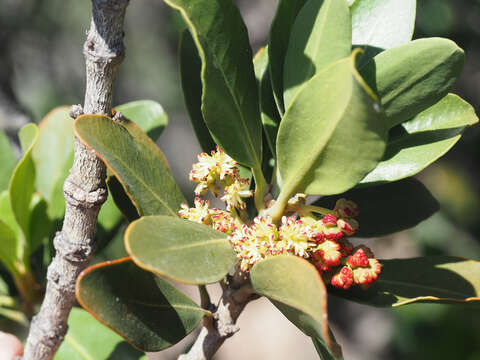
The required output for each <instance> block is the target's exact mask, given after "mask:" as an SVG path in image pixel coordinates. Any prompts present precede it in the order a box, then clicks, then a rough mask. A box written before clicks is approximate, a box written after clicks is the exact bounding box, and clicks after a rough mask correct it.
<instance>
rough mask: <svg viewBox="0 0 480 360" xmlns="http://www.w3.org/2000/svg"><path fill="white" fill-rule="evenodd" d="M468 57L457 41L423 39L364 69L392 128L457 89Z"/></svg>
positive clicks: (385, 54)
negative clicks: (456, 84)
mask: <svg viewBox="0 0 480 360" xmlns="http://www.w3.org/2000/svg"><path fill="white" fill-rule="evenodd" d="M464 59H465V55H464V52H463V50H462V49H460V48H459V47H458V46H457V45H456V44H455V43H454V42H453V41H451V40H447V39H441V38H430V39H420V40H415V41H412V42H411V43H409V44H407V45H402V46H397V47H395V48H393V49H389V50H386V51H384V52H382V53H381V54H379V55H377V56H375V57H374V58H373V59H372V60H371V61H369V62H368V63H367V65H365V67H363V68H362V69H361V74H362V76H363V77H364V79H365V81H366V82H367V83H368V84H369V85H370V87H371V88H372V89H373V90H374V91H375V92H376V93H377V94H378V95H379V96H380V100H381V102H382V106H383V108H384V110H385V113H386V115H387V122H388V127H389V128H391V127H393V126H395V125H397V124H400V123H402V122H404V121H406V120H409V119H410V118H412V117H413V116H415V115H416V114H418V113H419V112H421V111H423V110H425V109H427V108H428V107H430V106H432V105H433V104H435V103H436V102H438V101H439V100H440V99H442V98H443V97H444V96H445V95H447V93H448V91H449V90H450V89H451V88H452V87H453V85H454V84H455V81H456V80H457V78H458V76H459V75H460V72H461V71H462V68H463V63H464Z"/></svg>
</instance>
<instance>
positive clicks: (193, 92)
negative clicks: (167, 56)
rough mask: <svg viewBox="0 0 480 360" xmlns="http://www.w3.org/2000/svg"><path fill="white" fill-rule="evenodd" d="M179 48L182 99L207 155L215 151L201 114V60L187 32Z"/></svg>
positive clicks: (183, 34)
mask: <svg viewBox="0 0 480 360" xmlns="http://www.w3.org/2000/svg"><path fill="white" fill-rule="evenodd" d="M179 48H180V50H179V53H180V55H179V56H180V59H179V62H180V77H181V79H182V89H183V98H184V100H185V105H186V107H187V111H188V114H189V115H190V121H191V123H192V126H193V130H194V131H195V134H196V135H197V139H198V141H199V143H200V146H201V148H202V150H203V151H205V152H206V153H207V154H209V153H210V151H212V150H215V141H213V139H212V135H210V132H209V131H208V128H207V126H206V125H205V121H204V120H203V114H202V79H201V77H200V73H201V71H202V60H201V59H200V57H199V55H198V51H197V47H196V45H195V42H194V41H193V38H192V35H191V34H190V32H189V31H184V32H183V33H182V35H181V37H180V44H179Z"/></svg>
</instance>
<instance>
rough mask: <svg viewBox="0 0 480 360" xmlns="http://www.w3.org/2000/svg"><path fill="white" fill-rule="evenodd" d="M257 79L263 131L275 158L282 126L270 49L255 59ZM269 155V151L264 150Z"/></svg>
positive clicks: (259, 52) (265, 49)
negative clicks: (273, 81) (270, 66)
mask: <svg viewBox="0 0 480 360" xmlns="http://www.w3.org/2000/svg"><path fill="white" fill-rule="evenodd" d="M253 66H254V68H255V77H256V78H257V82H258V93H259V100H260V116H261V118H262V125H263V130H264V132H265V137H266V140H267V144H268V147H269V149H270V152H271V154H272V155H273V157H274V158H275V157H276V152H275V148H276V143H277V132H278V126H279V125H280V120H281V119H280V114H279V113H278V109H277V106H276V104H275V98H274V97H273V90H272V83H271V81H270V71H269V70H268V69H269V60H268V49H267V48H261V49H260V50H259V51H258V53H257V54H256V55H255V58H254V59H253ZM263 150H264V152H265V153H267V149H265V148H264V149H263Z"/></svg>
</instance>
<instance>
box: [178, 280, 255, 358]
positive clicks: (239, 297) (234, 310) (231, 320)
mask: <svg viewBox="0 0 480 360" xmlns="http://www.w3.org/2000/svg"><path fill="white" fill-rule="evenodd" d="M248 281H249V280H248V278H247V276H246V275H245V273H243V274H242V273H237V274H236V275H235V276H234V277H230V278H228V280H227V282H225V283H223V284H222V287H223V293H222V297H221V298H220V301H219V303H218V305H217V306H214V305H212V304H210V305H207V306H206V304H202V306H203V307H206V308H207V309H208V310H211V311H212V313H213V318H205V319H204V322H203V327H202V329H201V330H200V333H199V335H198V337H197V339H196V340H195V343H194V344H193V346H192V347H191V349H190V351H189V352H188V353H187V354H183V355H180V356H179V357H178V360H208V359H211V358H212V357H213V355H214V354H215V353H216V352H217V350H218V349H219V348H220V346H222V344H223V343H224V342H225V340H227V339H228V338H229V337H231V336H232V335H233V334H235V333H236V332H237V331H238V330H239V328H238V326H237V325H236V322H237V319H238V317H239V316H240V314H241V313H242V311H243V309H244V308H245V306H246V305H247V304H248V303H249V302H250V301H252V300H254V299H256V298H258V295H256V294H254V292H253V289H252V288H251V287H250V284H249V282H248ZM202 303H203V301H202Z"/></svg>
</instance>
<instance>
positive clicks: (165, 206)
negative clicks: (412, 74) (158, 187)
mask: <svg viewBox="0 0 480 360" xmlns="http://www.w3.org/2000/svg"><path fill="white" fill-rule="evenodd" d="M127 132H128V130H127ZM104 148H105V145H104ZM103 157H104V158H105V156H103ZM111 157H113V158H114V159H116V160H117V161H118V162H120V163H121V165H122V166H123V168H124V169H126V170H127V171H128V172H129V173H130V174H132V176H133V177H134V178H135V179H137V181H138V182H139V183H141V184H142V185H143V186H144V188H146V189H147V190H148V191H149V192H150V193H151V194H152V196H153V197H154V198H155V199H157V200H158V201H159V202H160V203H161V204H162V206H163V207H164V208H166V209H167V210H168V211H169V212H170V213H171V214H172V215H173V216H177V214H176V212H174V211H173V210H172V209H170V207H169V206H168V205H167V204H166V202H165V201H164V200H162V199H161V198H160V197H159V196H158V195H157V193H156V192H154V191H153V189H152V188H151V187H150V186H148V185H147V184H146V183H145V182H144V181H143V180H142V178H140V177H138V176H137V174H136V173H135V172H134V171H133V170H132V169H130V168H129V167H128V166H127V164H126V163H125V162H124V161H123V160H122V158H120V157H117V156H116V155H115V154H112V155H111ZM105 162H106V163H109V162H108V161H105ZM160 162H161V160H160ZM110 168H112V166H111V165H110ZM112 170H113V168H112ZM115 172H116V171H115ZM119 180H120V182H121V183H123V184H124V185H126V186H128V185H127V184H125V182H124V181H123V180H122V179H120V178H119ZM135 203H137V205H138V202H137V201H135Z"/></svg>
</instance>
